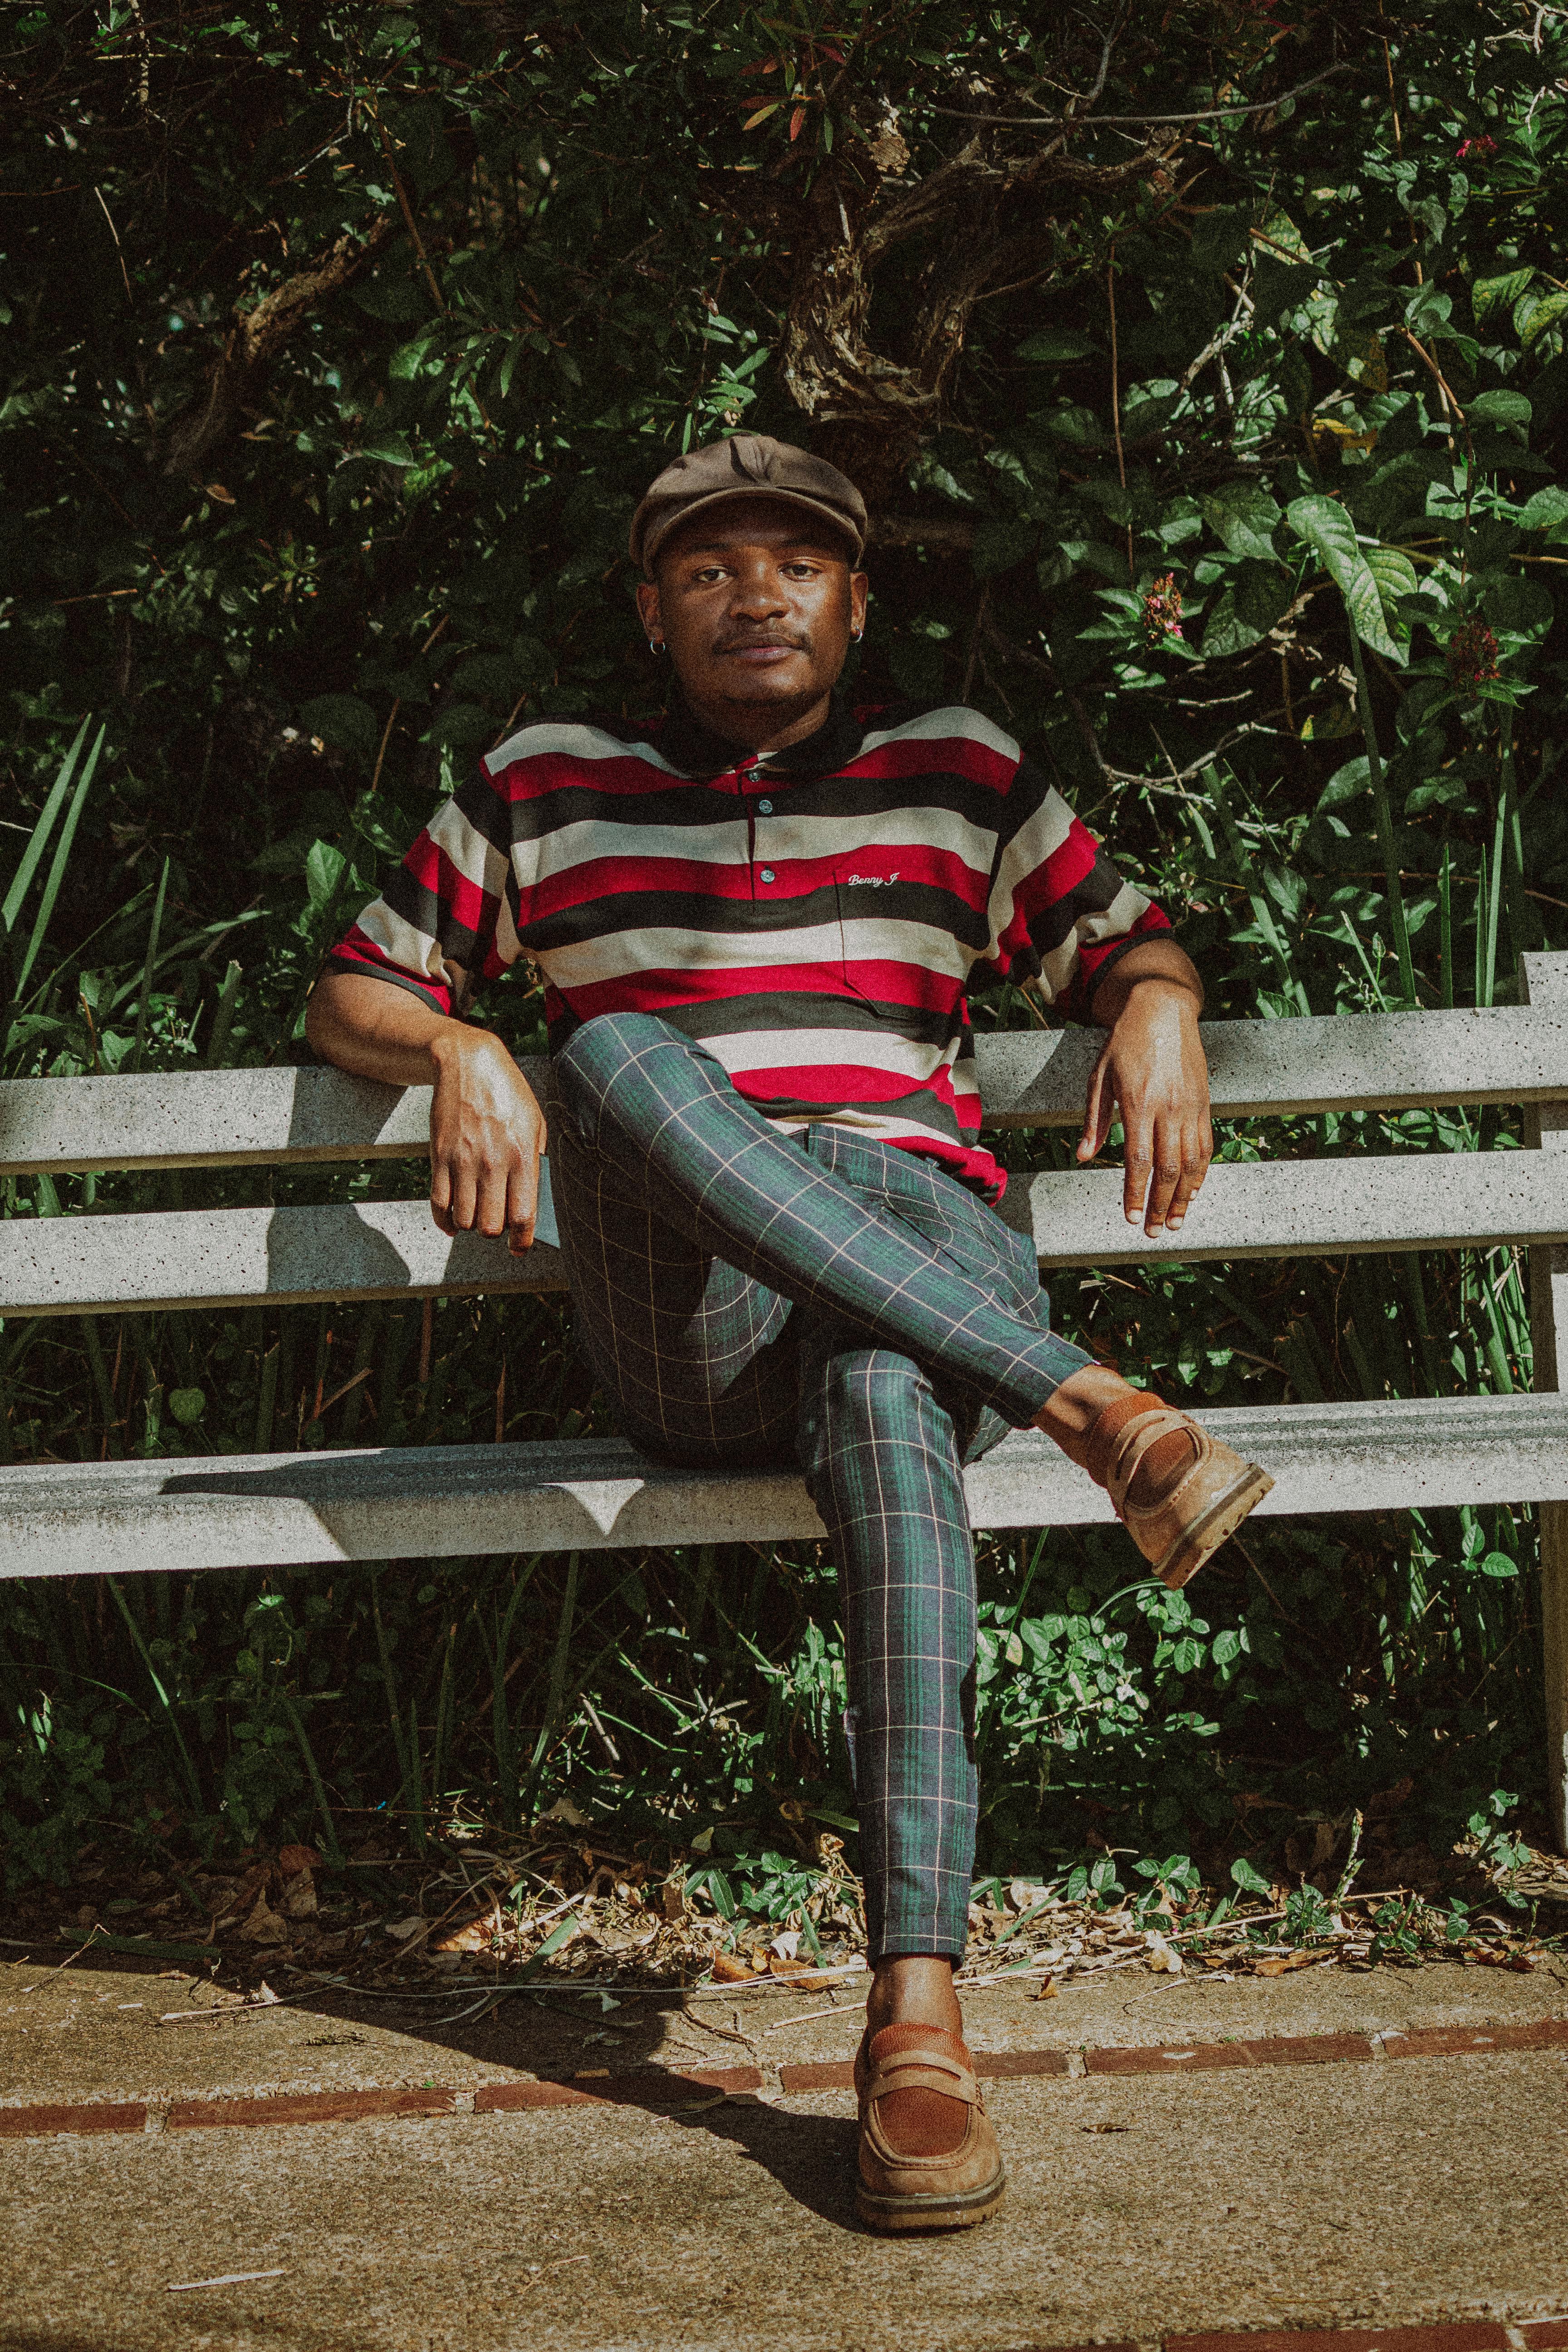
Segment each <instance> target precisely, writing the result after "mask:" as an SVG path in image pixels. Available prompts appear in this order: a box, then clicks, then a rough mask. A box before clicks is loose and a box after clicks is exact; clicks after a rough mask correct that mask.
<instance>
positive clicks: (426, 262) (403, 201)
mask: <svg viewBox="0 0 1568 2352" xmlns="http://www.w3.org/2000/svg"><path fill="white" fill-rule="evenodd" d="M375 127H376V130H377V131H379V132H380V134H381V145H382V152H383V153H384V155H385V157H386V168H387V170H388V171H389V172H390V173H391V174H392V185H393V190H394V193H395V195H396V197H397V201H398V203H399V205H401V206H402V207H403V222H404V226H405V228H406V229H407V231H408V234H409V236H411V237H412V239H413V241H414V250H415V252H416V254H417V255H418V256H419V267H420V268H421V269H423V271H424V272H425V278H426V284H427V285H428V286H429V289H430V293H431V299H433V300H434V302H435V305H436V308H437V310H445V309H446V307H447V298H446V296H445V295H444V294H443V293H442V291H441V289H440V286H439V284H438V283H437V277H436V272H435V271H434V270H433V269H432V268H431V267H430V257H429V255H428V254H427V253H426V250H425V247H424V243H423V241H422V239H421V237H420V235H419V225H418V223H417V222H416V219H415V217H414V207H413V205H411V204H410V203H409V201H408V191H407V189H406V188H405V186H404V184H403V180H402V176H401V174H400V173H399V172H398V169H397V163H396V161H395V157H394V155H393V152H392V141H391V139H390V137H389V136H388V134H387V129H386V125H385V123H384V122H382V121H377V123H376V126H375Z"/></svg>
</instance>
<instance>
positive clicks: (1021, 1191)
mask: <svg viewBox="0 0 1568 2352" xmlns="http://www.w3.org/2000/svg"><path fill="white" fill-rule="evenodd" d="M1003 1214H1004V1216H1005V1218H1006V1220H1007V1222H1008V1223H1009V1224H1011V1225H1013V1226H1014V1227H1015V1229H1016V1231H1018V1232H1019V1233H1028V1232H1029V1231H1030V1230H1031V1229H1032V1230H1033V1234H1034V1240H1035V1247H1036V1250H1037V1254H1038V1255H1039V1260H1040V1264H1041V1265H1045V1266H1055V1265H1062V1266H1067V1265H1127V1264H1131V1263H1135V1262H1143V1261H1148V1260H1151V1259H1154V1258H1167V1257H1169V1258H1187V1259H1201V1258H1243V1257H1269V1258H1289V1257H1341V1256H1346V1255H1352V1256H1362V1257H1364V1256H1367V1255H1373V1254H1375V1253H1377V1252H1379V1251H1388V1250H1398V1249H1433V1248H1436V1249H1453V1248H1462V1249H1468V1248H1476V1247H1481V1248H1484V1247H1487V1246H1489V1245H1491V1244H1496V1243H1517V1244H1529V1243H1531V1242H1543V1241H1559V1240H1562V1239H1563V1237H1564V1235H1565V1234H1568V1172H1564V1171H1563V1170H1562V1169H1561V1167H1559V1168H1555V1169H1554V1168H1553V1166H1552V1161H1551V1160H1550V1159H1547V1158H1545V1157H1543V1156H1542V1154H1541V1153H1539V1152H1534V1151H1510V1150H1502V1151H1480V1152H1477V1151H1456V1152H1421V1153H1415V1152H1410V1153H1404V1154H1400V1155H1398V1156H1396V1157H1394V1158H1382V1157H1370V1156H1369V1157H1368V1158H1365V1159H1354V1160H1252V1161H1235V1160H1233V1161H1230V1162H1227V1163H1226V1164H1223V1165H1221V1166H1218V1167H1215V1168H1212V1169H1211V1170H1210V1171H1209V1174H1208V1178H1207V1181H1205V1185H1204V1188H1203V1191H1202V1192H1201V1193H1200V1195H1199V1197H1198V1202H1197V1205H1196V1207H1195V1208H1194V1209H1193V1210H1192V1211H1191V1212H1190V1213H1189V1215H1188V1220H1187V1223H1186V1224H1185V1225H1184V1228H1183V1230H1182V1233H1181V1234H1180V1236H1179V1237H1175V1238H1173V1237H1172V1236H1170V1235H1168V1234H1165V1235H1162V1236H1160V1237H1159V1238H1158V1239H1156V1240H1151V1239H1150V1238H1149V1236H1148V1235H1147V1234H1145V1233H1144V1232H1143V1230H1142V1226H1139V1225H1130V1224H1129V1223H1127V1222H1126V1220H1125V1218H1124V1217H1123V1216H1122V1214H1121V1171H1119V1170H1117V1169H1113V1168H1107V1169H1087V1170H1083V1171H1071V1172H1068V1173H1062V1174H1051V1175H1041V1176H1017V1177H1015V1179H1014V1181H1013V1182H1012V1184H1011V1185H1010V1186H1009V1187H1008V1192H1007V1197H1006V1199H1005V1202H1004V1203H1003Z"/></svg>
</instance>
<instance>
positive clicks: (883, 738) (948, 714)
mask: <svg viewBox="0 0 1568 2352" xmlns="http://www.w3.org/2000/svg"><path fill="white" fill-rule="evenodd" d="M953 737H957V738H958V739H959V740H961V741H963V742H970V743H984V746H985V748H986V750H987V751H994V752H996V753H997V755H998V757H999V758H1001V759H1004V760H1021V759H1022V758H1023V756H1024V755H1023V753H1022V751H1020V750H1019V748H1018V746H1017V744H1016V742H1015V741H1014V740H1013V738H1012V737H1011V735H1004V734H1003V732H1002V730H1001V729H1000V727H994V726H993V725H992V723H991V721H990V719H986V718H984V717H983V716H982V715H981V713H980V712H979V711H978V710H966V709H963V706H962V704H959V703H952V704H950V705H949V706H948V708H947V709H945V710H928V711H926V712H925V713H924V714H923V716H922V717H921V718H919V719H906V720H905V721H904V723H903V725H902V726H901V727H889V728H885V729H883V730H882V731H881V732H880V733H878V734H871V735H868V736H867V737H866V738H865V740H864V741H863V742H862V743H861V746H860V749H859V751H857V752H856V754H855V758H856V759H857V760H861V759H864V758H865V756H866V754H867V752H868V751H880V750H881V748H882V746H883V744H884V743H932V742H942V741H943V740H952V738H953ZM850 765H851V766H853V765H854V761H851V762H850ZM910 781H911V782H913V781H914V780H913V779H912V778H911V780H910Z"/></svg>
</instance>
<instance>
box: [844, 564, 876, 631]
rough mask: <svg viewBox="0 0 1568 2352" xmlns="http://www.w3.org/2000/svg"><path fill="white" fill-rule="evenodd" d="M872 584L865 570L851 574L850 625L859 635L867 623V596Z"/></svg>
mask: <svg viewBox="0 0 1568 2352" xmlns="http://www.w3.org/2000/svg"><path fill="white" fill-rule="evenodd" d="M870 585H871V583H870V581H869V580H868V578H867V576H866V574H865V572H851V573H850V574H849V626H850V628H851V629H852V630H853V631H854V633H855V635H857V636H858V635H860V632H861V630H862V629H863V628H864V627H865V625H866V598H867V594H868V591H869V589H870Z"/></svg>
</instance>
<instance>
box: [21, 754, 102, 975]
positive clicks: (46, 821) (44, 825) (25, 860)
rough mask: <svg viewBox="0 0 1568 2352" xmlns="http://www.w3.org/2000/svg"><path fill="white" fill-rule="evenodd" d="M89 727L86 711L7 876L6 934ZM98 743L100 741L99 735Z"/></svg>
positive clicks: (44, 846)
mask: <svg viewBox="0 0 1568 2352" xmlns="http://www.w3.org/2000/svg"><path fill="white" fill-rule="evenodd" d="M91 725H92V714H91V712H90V711H89V713H88V715H87V717H86V718H85V719H83V720H82V722H81V725H80V726H79V728H78V729H77V732H76V740H75V742H74V743H73V744H72V745H71V747H70V750H69V751H68V752H67V753H66V756H65V758H64V760H63V761H61V763H60V772H59V774H58V776H57V777H56V778H55V781H54V782H53V783H52V784H51V785H50V787H49V796H48V798H47V801H46V802H45V803H44V805H43V807H42V808H41V809H40V810H39V812H38V818H37V824H35V825H34V827H33V830H32V832H31V834H30V835H28V839H27V846H26V849H24V851H23V852H22V862H21V864H20V865H19V866H17V868H16V872H15V874H13V875H12V877H11V882H10V887H9V888H8V889H7V890H6V893H5V901H4V904H0V923H3V924H4V925H5V929H6V931H7V932H10V931H12V930H14V929H16V918H17V916H18V915H19V914H20V913H21V911H22V901H23V899H24V898H26V895H27V892H28V890H29V888H30V887H31V886H32V880H33V877H34V875H35V874H36V873H37V870H38V866H39V863H40V861H41V860H42V857H43V855H44V852H45V850H46V849H47V847H48V843H49V835H50V834H51V833H53V831H54V829H55V819H56V818H57V817H58V814H59V813H60V807H61V804H62V803H63V802H64V800H65V796H66V794H67V793H68V792H69V790H70V781H71V775H72V772H73V771H74V769H75V767H76V763H77V754H78V753H79V751H80V750H81V747H82V743H83V741H84V740H85V738H86V735H87V730H88V729H89V727H90V726H91ZM100 740H102V739H101V733H100Z"/></svg>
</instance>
